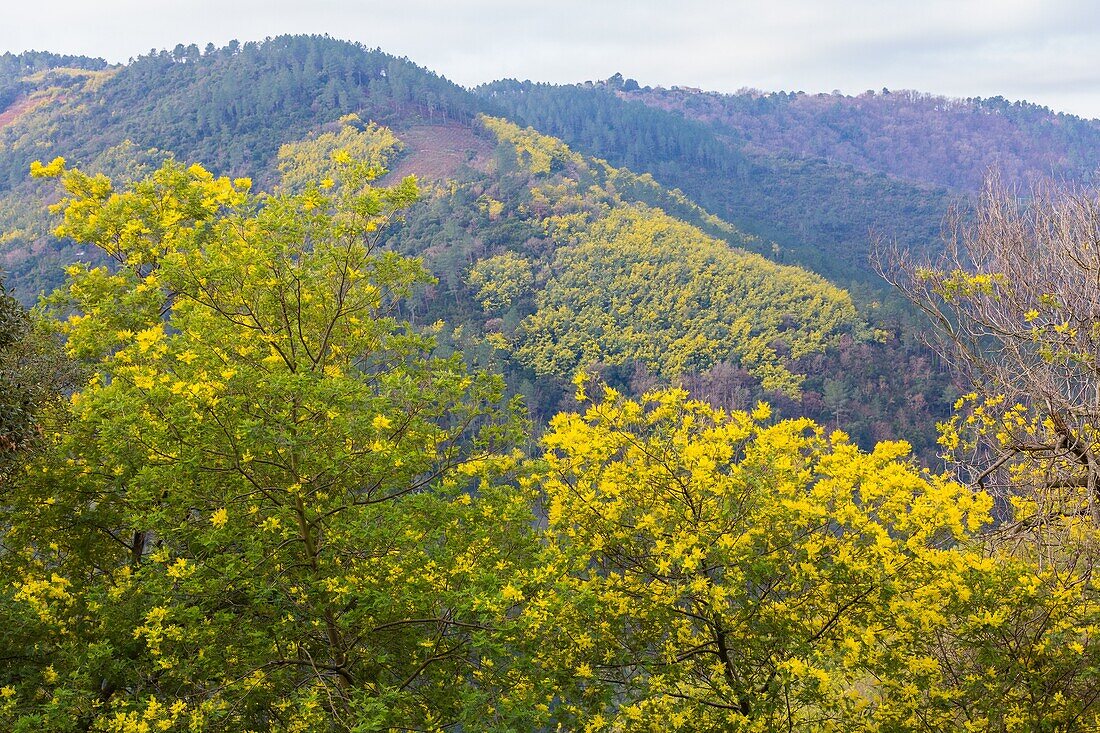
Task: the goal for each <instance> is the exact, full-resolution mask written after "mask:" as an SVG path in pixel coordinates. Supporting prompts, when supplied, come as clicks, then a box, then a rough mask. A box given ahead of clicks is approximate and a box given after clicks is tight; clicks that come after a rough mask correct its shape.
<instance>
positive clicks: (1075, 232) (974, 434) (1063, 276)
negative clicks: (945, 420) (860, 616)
mask: <svg viewBox="0 0 1100 733" xmlns="http://www.w3.org/2000/svg"><path fill="white" fill-rule="evenodd" d="M944 240H945V252H944V254H943V255H942V257H941V259H940V260H939V261H937V262H934V263H930V264H920V263H917V262H916V261H914V260H913V259H912V258H910V257H908V256H907V255H905V254H900V255H899V253H898V252H896V251H895V252H886V251H885V250H884V249H883V248H879V254H878V261H877V265H878V269H879V272H880V273H881V274H883V276H884V277H886V278H887V279H888V280H890V281H891V282H893V283H894V284H895V285H896V286H897V287H898V288H900V289H901V290H902V291H903V292H904V294H905V295H906V296H908V298H909V299H910V300H911V301H912V302H913V303H915V304H917V305H918V306H920V307H921V308H922V309H923V310H924V311H925V312H927V313H928V314H929V316H931V318H932V321H933V324H934V326H935V328H934V329H933V331H932V334H931V335H932V339H931V340H932V342H933V345H935V346H937V347H938V350H939V351H940V352H941V353H942V354H943V355H944V356H945V357H946V358H947V359H949V360H950V361H951V362H952V363H953V364H954V365H955V366H957V367H958V368H959V369H960V370H961V371H962V373H963V375H964V376H965V377H966V378H967V379H968V380H969V382H970V383H971V384H972V385H973V387H972V389H973V393H972V394H971V395H968V396H967V397H966V398H964V399H963V400H961V401H960V402H961V404H960V405H959V406H958V407H959V414H958V415H957V416H956V417H955V418H954V420H953V421H952V426H951V427H950V428H949V430H948V433H947V434H946V435H945V438H944V439H943V442H944V443H945V447H946V448H947V449H949V450H948V456H949V458H950V459H951V460H953V461H955V463H956V468H957V469H958V471H959V475H960V477H961V478H962V479H963V480H964V481H967V482H969V483H970V484H972V485H973V486H975V487H976V488H977V487H981V488H985V489H987V490H990V491H992V492H993V493H995V494H999V495H1000V496H1002V497H1005V498H1007V497H1009V496H1012V495H1015V496H1024V497H1028V498H1032V499H1034V500H1035V502H1036V507H1037V510H1036V511H1034V512H1032V513H1030V514H1029V515H1028V516H1023V515H1018V519H1019V522H1018V523H1017V526H1019V524H1025V525H1029V526H1031V527H1035V526H1037V525H1048V526H1052V527H1053V526H1060V527H1066V526H1067V525H1070V524H1077V525H1078V526H1079V525H1080V521H1081V520H1086V521H1089V522H1091V523H1092V525H1093V527H1095V528H1100V429H1098V428H1100V197H1098V194H1097V192H1095V191H1082V190H1074V189H1067V188H1058V187H1047V188H1043V189H1037V190H1035V191H1033V192H1032V193H1031V195H1030V196H1029V197H1028V198H1026V199H1022V198H1020V197H1019V196H1017V194H1016V192H1015V191H1014V190H1011V189H1009V188H1006V187H1004V186H1002V185H1001V184H1000V182H999V181H998V180H997V179H995V178H994V179H991V180H989V181H987V183H986V186H985V188H984V190H983V192H982V195H981V197H980V200H979V201H978V205H977V207H976V210H975V211H973V212H965V213H964V212H959V211H956V212H954V213H953V214H952V215H951V216H950V217H949V218H948V221H947V224H946V227H945V237H944ZM954 428H958V432H957V433H953V432H952V431H953V430H954ZM956 437H957V438H958V442H957V443H956ZM1023 514H1027V513H1023Z"/></svg>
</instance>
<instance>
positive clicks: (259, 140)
mask: <svg viewBox="0 0 1100 733" xmlns="http://www.w3.org/2000/svg"><path fill="white" fill-rule="evenodd" d="M0 88H2V89H6V90H10V91H9V92H8V101H7V102H6V103H5V104H0V246H2V249H0V270H2V271H4V272H5V274H6V281H7V284H8V286H9V287H12V288H14V289H15V291H16V292H17V293H18V294H19V296H20V297H21V299H23V300H24V301H27V302H29V301H33V300H34V298H35V297H37V293H38V292H41V291H43V290H50V289H52V287H54V286H55V285H57V284H58V282H59V278H60V276H61V275H60V273H61V267H62V266H63V265H64V264H66V263H67V262H69V261H71V260H72V259H73V258H74V257H76V255H77V252H78V251H80V250H79V249H77V248H73V247H65V246H63V247H62V249H61V250H60V251H59V250H58V246H57V243H55V242H52V241H51V240H50V239H49V238H48V237H46V236H45V235H46V231H45V228H44V227H43V213H44V212H43V211H42V202H43V201H44V198H43V197H44V191H43V190H42V188H41V186H40V185H39V184H38V183H36V182H34V181H32V180H30V178H29V177H28V170H29V167H30V164H31V162H32V161H34V160H36V159H39V158H45V159H47V160H48V159H51V158H53V157H55V156H63V157H65V158H66V160H68V161H70V162H71V163H72V164H76V165H81V166H85V167H88V168H89V169H91V170H97V171H103V172H106V173H108V174H109V175H112V176H114V177H120V176H121V177H124V178H125V177H130V176H132V175H133V174H135V173H136V172H138V171H139V170H140V169H141V168H142V166H143V165H144V166H148V165H150V164H155V163H156V162H157V161H159V160H160V159H162V158H163V157H164V156H165V155H166V154H170V155H173V156H175V157H176V158H177V159H179V160H186V161H202V162H203V163H204V164H205V165H208V166H210V168H211V169H212V170H214V171H216V172H218V173H220V174H229V175H237V176H252V177H254V178H256V179H257V183H258V184H267V183H269V182H272V181H273V180H274V177H275V175H276V173H277V171H276V169H275V161H276V155H277V153H278V150H279V147H280V146H281V145H282V144H284V143H287V142H292V141H294V140H298V139H300V138H302V137H304V136H306V135H307V134H308V133H309V132H310V131H313V130H316V129H318V128H320V127H323V126H324V125H325V124H326V123H329V122H333V121H335V120H337V119H338V118H339V117H340V116H342V115H344V114H347V113H350V112H357V113H358V114H359V115H360V116H361V117H362V118H363V119H364V120H374V121H377V122H379V123H382V124H388V125H392V126H408V125H414V124H418V123H421V122H423V123H448V122H455V121H459V122H464V123H467V124H468V123H470V122H471V121H472V120H473V119H474V116H475V114H476V113H477V111H478V110H479V109H480V108H481V107H483V106H484V105H481V104H479V102H478V100H476V98H474V97H473V95H471V94H470V93H469V92H467V91H466V90H464V89H462V88H461V87H459V86H457V85H455V84H453V83H451V82H449V81H447V80H446V79H444V78H442V77H440V76H439V75H438V74H435V73H434V72H431V71H428V70H427V69H424V68H421V67H419V66H417V65H416V64H414V63H412V62H411V61H409V60H408V59H403V58H397V57H395V56H391V55H389V54H386V53H383V52H382V51H380V50H377V49H368V48H366V47H364V46H362V45H360V44H356V43H349V42H346V41H338V40H335V39H332V38H328V37H322V36H281V37H278V38H274V39H268V40H266V41H263V42H248V43H244V44H241V43H237V42H235V41H234V42H231V43H230V44H229V45H227V46H225V47H224V48H215V47H214V46H212V45H208V46H207V47H206V49H205V50H200V49H199V48H198V46H195V45H191V46H183V45H178V46H176V48H175V49H174V50H172V51H151V52H150V53H149V54H147V55H144V56H141V57H139V58H136V59H134V60H132V61H131V62H130V63H128V64H125V65H121V66H108V65H107V64H106V63H105V62H103V61H102V60H96V59H85V58H74V57H67V56H59V55H55V54H43V53H28V54H22V55H19V56H14V55H9V56H5V57H0Z"/></svg>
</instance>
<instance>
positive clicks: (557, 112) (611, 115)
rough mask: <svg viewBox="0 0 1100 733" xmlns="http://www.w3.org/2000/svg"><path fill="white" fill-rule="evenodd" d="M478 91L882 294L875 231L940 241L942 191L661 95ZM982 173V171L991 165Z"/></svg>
mask: <svg viewBox="0 0 1100 733" xmlns="http://www.w3.org/2000/svg"><path fill="white" fill-rule="evenodd" d="M477 92H478V94H480V95H481V96H482V97H484V98H485V99H486V100H487V101H488V102H490V103H492V104H493V105H496V106H498V107H500V108H502V109H503V110H504V113H505V114H507V115H508V117H509V118H511V119H512V120H514V121H515V122H517V123H518V124H521V125H531V126H533V127H534V128H535V129H537V130H539V131H540V132H542V133H544V134H547V135H554V136H556V137H559V138H561V139H562V140H563V141H564V142H565V143H567V144H569V145H570V146H572V147H573V148H574V149H575V150H578V151H580V152H583V153H585V154H587V155H593V156H597V157H600V158H606V159H607V160H608V161H610V162H611V163H612V164H613V165H615V166H620V167H623V168H629V169H631V170H634V171H637V172H639V173H650V174H652V175H653V176H654V177H655V178H656V179H657V181H659V182H660V183H661V184H662V185H663V186H665V187H668V188H673V187H674V188H677V189H680V190H682V191H684V192H685V193H686V194H687V195H688V196H689V197H690V198H691V199H692V200H694V201H695V202H697V203H698V204H700V205H702V206H703V207H705V208H707V209H709V210H710V211H713V212H714V213H716V214H718V215H719V216H721V217H722V218H723V219H725V220H726V221H730V222H734V223H735V224H737V226H738V227H739V228H740V229H741V230H742V231H744V232H748V233H750V234H752V235H754V236H756V237H759V238H760V239H762V240H770V241H774V242H776V243H778V244H779V245H780V248H781V249H780V256H781V257H782V258H783V261H786V262H790V263H792V264H799V265H802V266H804V267H808V268H810V269H812V270H814V271H816V272H818V273H821V274H823V275H825V276H826V277H829V278H830V279H833V280H835V281H837V282H839V283H841V284H843V285H848V284H853V283H861V284H867V285H870V286H871V287H873V288H876V289H877V290H879V291H882V290H884V289H885V288H884V287H883V286H882V284H881V283H880V282H879V280H878V278H877V277H876V276H875V275H874V274H873V273H872V272H871V270H870V269H869V268H868V266H867V256H868V253H869V251H870V247H869V245H870V237H869V233H870V232H872V231H874V232H876V233H877V234H878V235H879V236H882V237H886V238H888V239H891V240H894V239H896V240H897V241H899V242H900V243H901V244H903V245H904V246H906V247H909V248H911V249H919V250H927V249H929V248H930V247H933V246H934V245H935V243H936V242H937V241H938V239H939V234H940V223H941V220H942V219H943V215H944V212H945V211H946V209H947V207H948V204H949V202H950V198H949V196H948V195H947V194H946V192H944V191H943V190H940V189H937V188H935V187H932V186H929V185H926V184H914V183H909V182H905V181H902V180H898V179H896V178H888V177H887V176H885V175H881V174H878V173H873V172H865V171H862V170H857V169H855V168H852V167H849V166H845V165H838V164H834V163H831V162H829V161H827V160H824V159H818V158H804V157H799V156H798V155H794V154H792V153H790V152H788V151H786V150H779V151H762V150H761V149H760V148H759V147H753V146H749V145H744V144H743V143H742V142H741V141H740V138H739V137H738V135H737V134H736V133H734V134H730V133H729V131H725V130H720V129H716V128H715V126H714V125H713V124H711V123H710V118H706V117H704V118H702V119H694V118H693V116H692V115H691V114H690V111H681V112H682V113H680V114H678V113H677V112H676V111H669V110H666V109H661V108H660V107H661V105H660V104H654V105H653V106H648V105H647V104H645V103H643V101H640V100H648V99H649V98H650V95H654V96H657V95H658V93H656V92H638V93H635V95H628V96H623V95H619V94H616V93H615V91H614V89H611V88H604V87H600V86H597V87H595V88H586V87H582V86H569V85H565V86H553V85H548V84H532V83H530V82H523V83H520V82H515V81H502V82H495V83H493V84H489V85H486V86H483V87H479V88H478V90H477ZM677 94H678V93H677ZM635 97H637V98H635ZM708 99H709V97H708ZM980 170H981V171H982V173H983V174H984V171H985V166H980ZM876 297H881V292H880V293H878V294H876Z"/></svg>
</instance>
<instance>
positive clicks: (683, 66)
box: [0, 0, 1100, 118]
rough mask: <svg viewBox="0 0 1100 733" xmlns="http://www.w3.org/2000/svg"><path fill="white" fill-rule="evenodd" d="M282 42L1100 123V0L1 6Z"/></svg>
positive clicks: (482, 70)
mask: <svg viewBox="0 0 1100 733" xmlns="http://www.w3.org/2000/svg"><path fill="white" fill-rule="evenodd" d="M284 33H327V34H328V35H331V36H333V37H336V38H342V39H347V40H352V41H359V42H361V43H363V44H364V45H366V46H368V47H372V48H373V47H376V46H378V47H381V48H382V50H384V51H387V52H389V53H392V54H395V55H398V56H408V57H409V58H410V59H412V60H413V61H414V62H416V63H418V64H420V65H422V66H426V67H428V68H430V69H432V70H433V71H436V72H438V73H440V74H442V75H444V76H446V77H447V78H448V79H451V80H452V81H455V82H458V83H459V84H462V85H464V86H474V85H477V84H480V83H482V82H487V81H492V80H494V79H499V78H504V77H513V78H518V79H531V80H534V81H548V82H556V83H572V82H580V81H585V80H589V79H591V80H595V79H604V78H607V77H609V76H611V75H612V74H614V73H615V72H620V73H622V74H623V76H625V77H628V78H634V79H637V80H638V82H639V83H641V84H642V85H646V84H650V85H653V86H656V85H662V86H672V85H682V86H691V87H700V88H702V89H706V90H711V91H719V92H735V91H737V90H739V89H742V88H745V87H749V88H755V89H761V90H765V91H778V90H784V91H798V90H801V91H806V92H811V93H812V92H831V91H833V90H839V91H841V92H844V93H847V94H858V93H861V92H863V91H865V90H868V89H875V90H881V89H882V88H883V87H886V88H889V89H892V90H898V89H916V90H919V91H923V92H932V93H936V94H944V95H947V96H951V97H972V96H981V97H992V96H997V95H1000V96H1003V97H1006V98H1008V99H1011V100H1017V99H1026V100H1028V101H1030V102H1035V103H1037V104H1043V105H1046V106H1048V107H1050V108H1052V109H1054V110H1055V111H1059V112H1069V113H1072V114H1077V115H1080V116H1082V117H1092V118H1100V2H1098V1H1097V0H1043V1H1042V2H1037V1H1035V0H982V1H978V0H904V1H903V0H726V1H725V2H712V1H704V0H664V1H661V2H654V1H652V0H634V1H633V2H628V1H624V0H586V1H581V0H541V1H540V2H526V1H522V0H511V1H507V0H449V1H447V0H436V1H434V2H433V1H430V0H388V2H379V1H377V0H359V1H355V0H308V1H307V2H301V1H298V2H287V1H286V0H171V1H169V0H37V1H36V2H27V1H26V0H0V52H3V51H13V52H19V51H24V50H28V49H35V50H48V51H55V52H58V53H78V54H86V55H91V56H102V57H104V58H106V59H107V60H109V61H112V62H125V61H126V60H127V59H129V58H131V57H133V56H137V55H139V54H142V53H147V52H148V51H149V50H150V49H153V48H156V49H160V48H168V49H171V48H172V47H174V46H175V45H176V44H177V43H183V44H185V45H186V44H189V43H196V44H198V45H199V46H200V47H203V46H205V45H206V44H207V43H208V42H213V43H214V44H215V45H218V46H221V45H224V44H225V43H226V42H228V41H229V40H231V39H237V40H239V41H242V42H244V41H249V40H262V39H263V38H265V37H267V36H276V35H280V34H284Z"/></svg>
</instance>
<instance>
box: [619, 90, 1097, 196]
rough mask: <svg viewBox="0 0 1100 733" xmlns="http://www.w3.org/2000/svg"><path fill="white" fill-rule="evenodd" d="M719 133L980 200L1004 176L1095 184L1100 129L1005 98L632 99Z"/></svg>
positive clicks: (643, 94)
mask: <svg viewBox="0 0 1100 733" xmlns="http://www.w3.org/2000/svg"><path fill="white" fill-rule="evenodd" d="M622 94H623V96H624V97H625V98H626V99H633V100H639V101H642V102H644V103H645V104H647V105H652V106H653V107H655V108H659V109H666V110H670V111H674V112H676V113H678V114H680V115H682V116H683V117H685V118H686V119H691V120H698V121H702V122H706V123H710V124H713V125H716V126H717V127H719V128H720V129H722V130H724V131H726V132H728V133H729V134H730V135H732V136H733V137H734V138H735V139H736V140H737V141H738V142H739V143H740V144H742V145H745V146H747V147H751V148H755V149H759V150H763V151H767V152H771V153H788V154H793V155H797V156H799V157H812V158H822V159H825V160H829V161H833V162H837V163H844V164H848V165H852V166H855V167H856V168H859V169H862V170H866V171H874V172H878V173H885V174H886V175H889V176H892V177H895V178H900V179H903V180H907V181H913V182H923V183H927V184H932V185H937V186H944V187H947V188H950V189H956V190H965V191H976V190H978V189H979V188H981V185H982V183H983V181H984V180H985V177H986V175H987V174H988V173H989V172H990V171H995V172H996V173H997V175H998V176H1000V177H1001V178H1002V179H1003V180H1004V181H1005V182H1006V183H1009V184H1014V185H1017V186H1020V187H1022V188H1024V189H1026V188H1028V187H1029V186H1031V185H1032V184H1035V183H1040V182H1042V181H1046V180H1048V179H1054V180H1057V181H1066V180H1069V181H1081V182H1091V181H1092V180H1093V177H1094V176H1095V175H1096V148H1097V146H1098V145H1100V123H1097V121H1096V120H1083V119H1081V118H1079V117H1075V116H1073V115H1067V114H1064V113H1059V114H1055V113H1053V112H1052V111H1051V110H1050V109H1048V108H1046V107H1040V106H1038V105H1034V104H1028V103H1027V102H1020V101H1016V102H1012V101H1009V100H1007V99H1004V98H1003V97H993V98H990V99H982V98H980V97H974V98H970V99H950V98H947V97H942V96H937V95H934V94H922V93H920V92H914V91H908V90H903V91H893V92H892V91H890V90H889V89H883V90H882V91H881V92H875V91H873V90H868V91H867V92H865V93H863V94H860V95H859V96H856V97H851V96H846V95H842V94H805V93H802V92H798V93H790V92H787V93H783V92H778V93H772V94H765V93H762V92H758V91H746V92H741V93H738V94H705V93H695V92H687V91H680V90H667V89H661V90H657V89H652V88H649V89H646V90H642V89H635V90H634V91H633V92H625V91H624V92H622Z"/></svg>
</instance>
